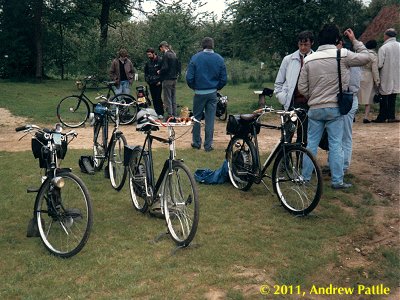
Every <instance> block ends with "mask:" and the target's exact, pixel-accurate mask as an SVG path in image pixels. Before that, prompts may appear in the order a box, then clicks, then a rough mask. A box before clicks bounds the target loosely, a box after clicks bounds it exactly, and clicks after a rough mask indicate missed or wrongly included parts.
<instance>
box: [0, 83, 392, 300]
mask: <svg viewBox="0 0 400 300" xmlns="http://www.w3.org/2000/svg"><path fill="white" fill-rule="evenodd" d="M267 86H270V87H272V85H271V84H268V85H267ZM5 87H6V88H5ZM0 88H1V91H2V93H0V107H5V108H8V109H9V110H10V111H12V113H13V114H16V115H20V116H26V117H29V118H31V119H32V120H33V121H35V122H37V123H41V124H51V123H54V122H56V119H55V106H56V104H57V103H58V100H59V99H61V98H62V97H63V96H66V95H68V94H72V93H73V92H74V86H73V82H71V81H66V82H60V81H49V82H46V84H45V85H36V84H30V83H10V82H0ZM224 93H225V94H226V95H228V97H229V99H230V103H229V105H230V108H231V110H230V111H231V112H239V111H251V109H252V108H253V107H254V105H255V103H257V98H256V96H255V95H253V94H252V89H249V88H248V87H247V85H240V86H235V87H232V86H228V87H227V88H226V89H224ZM10 99H13V100H12V101H11V100H10ZM178 99H179V100H178V103H182V104H184V105H188V106H189V107H190V103H191V92H190V90H188V89H187V88H186V87H184V86H183V84H181V83H180V84H179V89H178ZM242 99H244V100H242ZM27 107H30V109H27ZM82 154H83V153H82V150H68V154H67V156H66V159H65V161H64V162H63V166H64V167H73V169H74V172H75V174H77V175H78V176H80V177H81V178H82V179H83V181H84V182H85V184H86V185H87V187H88V189H89V191H90V194H91V197H92V203H93V207H94V224H93V231H92V233H91V236H90V238H89V241H88V244H87V245H86V246H85V247H84V249H83V250H82V251H81V252H80V253H79V254H78V255H76V256H75V257H73V258H71V259H68V260H63V259H59V258H56V257H54V256H51V255H49V254H48V252H47V251H46V250H45V248H44V246H43V245H42V244H41V241H40V238H26V229H27V225H28V221H29V219H30V218H31V217H32V207H33V204H34V196H35V195H34V194H27V193H26V188H27V187H29V186H36V185H38V184H39V182H40V171H39V168H38V161H35V160H34V158H33V156H32V153H31V152H30V151H25V152H0V178H1V180H0V195H1V196H0V255H1V259H0V282H1V284H0V298H1V299H86V298H91V299H205V298H208V299H217V298H216V297H217V296H220V297H221V298H219V299H249V298H250V299H275V298H276V299H287V298H291V299H298V298H300V296H301V294H302V292H305V296H306V297H303V299H330V297H329V296H325V297H322V296H318V295H310V294H309V292H310V291H311V290H312V287H313V285H315V286H316V287H327V286H329V284H332V285H334V286H336V287H349V288H355V289H356V290H355V292H354V294H353V295H352V296H342V297H343V298H341V297H339V296H338V295H337V294H336V297H334V299H379V298H382V297H381V296H376V295H375V296H373V297H367V296H362V295H361V296H360V295H358V294H357V287H358V285H361V284H362V285H365V286H373V285H378V284H383V285H384V286H385V287H388V288H390V289H391V295H393V293H394V290H395V289H397V288H398V284H399V281H400V275H399V269H400V259H399V252H398V246H399V245H395V246H394V247H388V246H386V245H383V246H380V247H378V248H377V249H375V251H373V252H372V253H369V254H368V256H366V257H363V256H361V255H360V254H359V253H357V251H356V250H355V248H357V246H355V245H357V243H359V242H361V241H363V240H368V239H370V240H372V239H373V238H374V237H375V235H376V233H375V232H374V227H373V221H372V220H373V216H374V210H375V208H376V207H387V206H388V205H389V203H388V202H385V201H384V200H376V199H374V198H373V195H371V194H370V193H368V191H367V190H366V186H367V185H368V182H365V181H363V180H361V179H358V178H356V177H352V176H350V177H349V178H348V179H349V180H350V182H353V183H354V184H355V187H353V188H351V189H350V190H349V191H346V192H343V191H333V190H332V189H330V188H329V187H328V186H329V180H328V179H327V178H325V182H324V183H325V186H324V197H323V201H321V202H320V204H319V205H318V207H317V208H316V210H315V211H314V212H313V213H312V214H311V215H310V216H308V217H306V218H299V217H293V216H292V215H290V214H289V213H288V212H286V211H285V210H284V209H283V208H282V207H281V206H280V205H279V203H278V200H277V197H276V196H275V195H274V194H272V193H270V192H269V191H268V190H267V189H266V188H265V187H264V186H263V185H262V184H260V185H253V186H252V188H251V189H250V191H247V192H241V191H238V190H236V189H234V187H233V186H232V185H230V184H228V183H226V184H222V185H211V186H210V185H201V184H200V185H199V186H198V188H199V195H200V222H199V228H198V231H197V235H196V237H195V238H194V242H193V245H192V246H191V247H189V248H186V249H182V250H178V251H176V252H175V255H173V254H172V252H173V250H174V248H175V246H174V243H173V242H172V240H171V239H170V238H168V237H165V238H162V239H161V240H160V241H158V242H154V239H155V238H156V237H157V236H158V235H159V234H160V233H163V232H165V229H166V226H165V222H164V221H163V220H160V219H156V218H151V217H149V216H148V215H142V214H141V213H139V212H136V211H135V210H134V208H133V206H132V204H131V202H130V197H129V192H128V189H127V187H126V186H125V187H124V188H123V189H122V190H121V191H120V192H116V191H114V190H113V189H112V188H111V185H110V183H109V180H108V179H105V178H104V175H103V173H102V172H98V173H96V174H95V175H94V176H90V175H86V174H82V173H80V172H79V168H78V163H77V161H78V158H79V157H80V155H82ZM154 156H155V166H156V174H158V171H159V169H160V168H161V165H162V163H163V159H162V158H164V157H166V150H164V149H157V150H156V151H155V155H154ZM178 156H179V158H182V159H184V161H185V163H186V164H187V165H188V166H189V168H190V169H191V170H192V171H194V170H196V168H198V167H200V166H205V165H206V166H207V167H209V168H211V169H216V168H218V167H219V166H220V165H221V163H222V160H223V159H224V151H223V150H219V149H217V150H215V151H213V152H210V153H206V152H204V151H196V150H193V149H185V150H181V149H179V151H178ZM267 186H268V187H269V188H270V190H271V191H272V186H271V184H270V183H269V182H267ZM392 214H393V216H394V217H395V216H396V214H397V215H398V212H396V211H393V212H392ZM393 216H392V217H393ZM388 217H389V216H388ZM264 285H268V286H269V287H270V288H271V291H272V292H280V293H281V294H280V295H274V296H271V295H261V293H260V288H261V287H262V286H264ZM284 285H286V288H284ZM290 287H291V289H292V292H291V293H292V295H289V294H290ZM278 288H280V289H279V290H278ZM285 289H286V292H285ZM298 291H300V295H298V294H297V293H298ZM213 297H214V298H213ZM384 299H394V298H391V296H389V298H384Z"/></svg>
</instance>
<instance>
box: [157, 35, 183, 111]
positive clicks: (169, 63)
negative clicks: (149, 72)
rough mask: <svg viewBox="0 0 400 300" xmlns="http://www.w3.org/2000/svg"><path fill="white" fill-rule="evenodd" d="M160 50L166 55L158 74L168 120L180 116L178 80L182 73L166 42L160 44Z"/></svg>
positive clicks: (173, 53) (174, 55)
mask: <svg viewBox="0 0 400 300" xmlns="http://www.w3.org/2000/svg"><path fill="white" fill-rule="evenodd" d="M159 49H160V51H161V52H163V53H164V55H163V57H162V61H161V68H160V70H159V71H158V74H159V75H160V77H161V81H162V90H163V97H164V104H165V105H166V107H167V112H168V116H167V118H169V117H177V116H178V115H179V114H177V111H176V80H177V79H178V75H179V73H180V70H179V62H178V58H177V57H176V54H175V52H174V51H172V50H171V48H170V46H169V45H168V43H167V42H165V41H162V42H161V43H160V45H159Z"/></svg>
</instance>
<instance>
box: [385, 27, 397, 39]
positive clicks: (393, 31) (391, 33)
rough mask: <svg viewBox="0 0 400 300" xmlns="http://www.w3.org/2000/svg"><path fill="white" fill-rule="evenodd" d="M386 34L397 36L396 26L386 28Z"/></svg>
mask: <svg viewBox="0 0 400 300" xmlns="http://www.w3.org/2000/svg"><path fill="white" fill-rule="evenodd" d="M385 34H386V35H387V36H388V37H395V36H396V35H397V32H396V30H395V29H394V28H389V29H386V31H385Z"/></svg>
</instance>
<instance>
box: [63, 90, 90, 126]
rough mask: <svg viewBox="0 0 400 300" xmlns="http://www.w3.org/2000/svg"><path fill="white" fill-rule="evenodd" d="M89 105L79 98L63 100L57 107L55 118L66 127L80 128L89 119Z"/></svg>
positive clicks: (71, 97) (69, 97)
mask: <svg viewBox="0 0 400 300" xmlns="http://www.w3.org/2000/svg"><path fill="white" fill-rule="evenodd" d="M89 113H90V109H89V105H88V104H87V102H86V101H85V100H84V99H83V98H81V97H79V96H68V97H65V98H63V99H62V100H61V101H60V103H58V105H57V118H58V120H60V122H61V123H62V124H64V125H65V126H67V127H72V128H75V127H79V126H82V125H83V124H84V123H85V122H86V120H87V119H88V118H89Z"/></svg>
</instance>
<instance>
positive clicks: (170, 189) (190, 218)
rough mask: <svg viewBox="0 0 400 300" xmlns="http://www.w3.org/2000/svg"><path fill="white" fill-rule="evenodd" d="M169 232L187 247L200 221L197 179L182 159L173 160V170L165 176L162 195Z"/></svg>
mask: <svg viewBox="0 0 400 300" xmlns="http://www.w3.org/2000/svg"><path fill="white" fill-rule="evenodd" d="M161 201H162V203H163V210H164V216H165V222H166V224H167V228H168V232H169V233H170V235H171V238H172V239H173V240H174V241H175V243H176V244H177V245H178V246H180V247H187V246H188V245H189V244H190V243H191V242H192V240H193V238H194V236H195V235H196V231H197V226H198V223H199V208H200V207H199V199H198V192H197V187H196V183H195V180H194V178H193V175H192V173H191V172H190V170H189V168H188V167H187V166H186V165H185V164H184V163H183V162H181V161H177V160H174V161H173V162H172V172H171V173H167V174H166V176H165V178H164V183H163V192H162V196H161Z"/></svg>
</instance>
